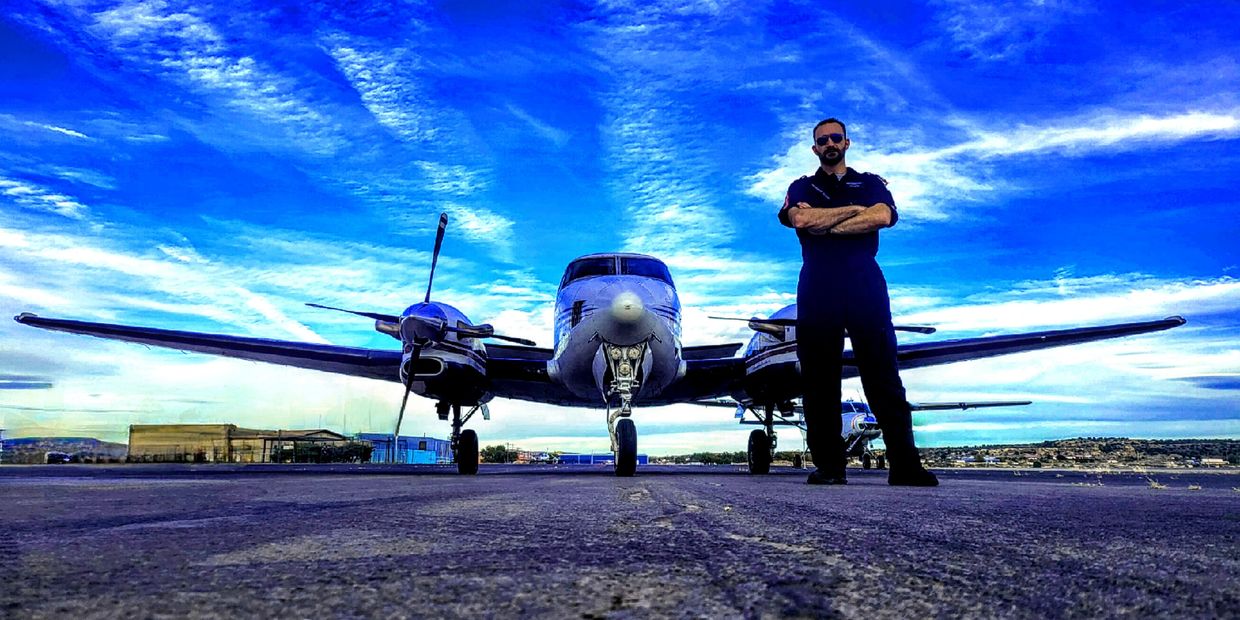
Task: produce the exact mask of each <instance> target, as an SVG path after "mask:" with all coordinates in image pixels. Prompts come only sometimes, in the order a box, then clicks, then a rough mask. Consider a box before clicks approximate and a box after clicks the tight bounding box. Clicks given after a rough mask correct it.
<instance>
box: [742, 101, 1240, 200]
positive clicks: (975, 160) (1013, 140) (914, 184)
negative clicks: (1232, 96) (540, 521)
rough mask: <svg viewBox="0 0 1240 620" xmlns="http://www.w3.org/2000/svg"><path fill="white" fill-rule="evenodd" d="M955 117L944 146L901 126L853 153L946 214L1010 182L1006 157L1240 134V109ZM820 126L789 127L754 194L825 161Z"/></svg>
mask: <svg viewBox="0 0 1240 620" xmlns="http://www.w3.org/2000/svg"><path fill="white" fill-rule="evenodd" d="M951 124H952V125H954V126H957V127H959V128H960V130H961V131H962V132H963V133H964V134H965V135H968V136H969V139H968V140H965V141H963V142H960V143H958V144H955V145H952V146H948V147H944V148H941V149H931V150H925V149H922V148H920V146H919V145H918V144H917V143H915V142H914V141H913V139H912V136H911V134H909V133H906V134H905V135H900V134H894V133H893V134H891V135H890V136H885V137H890V138H891V139H890V140H883V139H875V140H873V142H874V143H873V144H867V145H861V144H857V145H856V146H854V147H853V148H852V149H850V159H851V160H856V161H860V162H864V168H865V169H867V170H871V171H874V172H877V173H879V174H881V175H882V176H883V177H884V178H886V179H887V180H888V182H889V183H890V184H891V189H892V193H893V194H895V197H896V204H897V205H899V206H900V208H901V214H902V215H912V216H913V217H914V218H917V219H931V220H942V219H946V218H948V217H950V216H951V215H952V214H953V213H954V211H953V210H952V206H953V204H954V203H958V202H960V201H962V200H963V201H976V200H979V199H981V198H982V197H983V196H987V195H988V194H990V193H991V192H994V191H997V190H1001V189H1003V185H1002V183H1003V182H1001V181H996V180H995V179H993V178H991V177H990V175H989V174H988V172H989V170H990V168H989V166H991V165H993V164H994V163H996V162H998V161H999V160H1003V159H1010V158H1020V157H1025V158H1032V157H1049V156H1054V157H1065V156H1066V157H1083V156H1087V155H1096V154H1109V153H1121V152H1127V151H1132V150H1136V149H1141V148H1145V147H1147V146H1149V145H1151V144H1171V143H1176V142H1184V141H1190V140H1219V139H1226V140H1230V139H1235V138H1236V137H1237V136H1240V111H1236V110H1228V111H1219V112H1183V113H1178V114H1167V115H1163V116H1154V115H1148V114H1126V113H1122V112H1113V111H1105V112H1098V113H1095V114H1092V115H1089V116H1082V117H1074V118H1064V119H1057V120H1053V121H1048V122H1044V123H1041V124H1039V125H1038V126H1033V125H1028V124H1016V125H1012V126H1008V127H1005V128H1003V129H996V128H992V127H993V124H991V123H990V122H982V121H976V120H971V119H967V118H963V117H960V118H955V119H953V120H952V121H951ZM812 126H813V125H812V123H802V124H798V125H797V126H796V127H794V128H793V130H790V131H789V132H787V134H786V135H787V136H788V137H787V140H788V143H789V144H790V146H789V147H788V150H787V151H785V152H784V153H782V154H780V155H778V156H776V157H775V158H774V162H773V163H774V165H773V166H772V167H770V168H767V169H765V170H761V171H759V172H757V173H754V174H753V175H751V176H750V177H749V180H750V183H749V186H748V188H747V190H746V191H747V193H749V194H750V195H752V196H756V197H758V198H762V199H764V200H766V201H768V202H769V203H772V204H776V203H778V204H782V202H783V198H784V193H785V192H786V191H787V189H788V184H789V183H791V182H792V181H793V180H795V179H796V178H798V177H800V176H801V175H804V174H806V173H807V171H811V170H813V169H814V168H815V167H817V165H818V162H817V159H816V158H815V156H814V154H813V152H812V151H810V148H809V139H808V137H807V136H809V135H810V129H811V128H812ZM850 133H852V130H851V128H850ZM912 133H916V131H915V130H913V131H912ZM964 171H970V172H968V173H966V172H964Z"/></svg>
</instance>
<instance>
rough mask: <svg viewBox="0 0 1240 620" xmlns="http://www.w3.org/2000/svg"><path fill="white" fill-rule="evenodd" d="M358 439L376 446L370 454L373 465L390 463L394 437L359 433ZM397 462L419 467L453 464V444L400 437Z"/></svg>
mask: <svg viewBox="0 0 1240 620" xmlns="http://www.w3.org/2000/svg"><path fill="white" fill-rule="evenodd" d="M357 438H358V439H359V440H361V441H368V442H370V444H371V445H372V446H374V452H371V453H370V462H371V463H386V462H388V451H389V450H391V449H392V436H391V435H389V434H386V433H358V434H357ZM396 462H397V463H406V464H417V465H433V464H436V463H451V462H452V442H451V441H448V440H447V439H436V438H434V437H408V436H405V435H401V436H400V440H399V441H397V443H396Z"/></svg>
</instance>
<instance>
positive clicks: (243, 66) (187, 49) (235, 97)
mask: <svg viewBox="0 0 1240 620" xmlns="http://www.w3.org/2000/svg"><path fill="white" fill-rule="evenodd" d="M200 10H201V9H200V8H197V7H190V8H187V9H185V10H178V9H176V8H174V7H173V6H171V5H170V4H169V3H168V2H165V1H163V0H154V1H151V2H146V1H135V2H129V3H126V4H122V5H121V6H118V7H116V8H113V9H110V10H106V11H102V12H99V13H96V14H94V15H92V17H93V19H94V27H93V29H94V30H95V31H96V32H98V33H100V34H102V35H103V36H104V38H105V39H106V40H107V42H108V43H109V44H110V45H112V47H113V48H114V49H115V50H116V51H117V52H118V53H119V54H121V55H122V56H123V57H124V58H125V59H126V60H128V61H130V62H132V63H135V64H138V65H140V66H143V67H145V68H147V69H148V70H150V71H152V72H157V73H160V74H162V75H165V76H168V77H169V78H171V79H173V80H175V81H179V82H181V83H183V84H185V85H187V86H189V87H191V88H194V89H197V90H198V91H200V92H202V93H206V94H213V95H218V96H219V97H221V98H222V99H223V101H224V103H225V104H226V105H227V106H229V107H231V108H233V109H235V110H239V111H241V112H244V113H247V114H250V115H253V117H254V118H256V119H258V120H259V121H260V122H261V125H255V126H254V128H253V131H254V132H257V131H259V129H260V128H261V127H262V126H270V127H275V128H279V129H280V130H281V132H282V137H283V138H284V140H285V141H287V142H289V143H293V144H297V145H300V147H301V148H302V149H304V150H305V151H307V152H309V153H311V154H314V155H320V156H328V155H333V154H335V153H336V152H337V151H339V150H341V149H342V148H344V147H345V146H346V144H347V143H346V141H345V140H344V139H343V138H342V137H341V135H340V128H339V127H338V126H337V124H336V123H335V122H333V121H332V119H330V118H328V117H327V116H326V115H324V114H323V113H321V112H319V111H318V110H317V109H316V107H315V105H314V97H313V96H312V95H310V94H309V93H308V90H307V89H306V88H304V87H302V86H301V85H299V84H298V83H297V80H295V79H293V78H291V77H288V76H286V75H282V74H280V73H278V72H277V71H275V70H274V69H273V68H271V67H270V66H268V65H266V64H265V63H262V62H260V61H258V60H256V59H255V58H254V57H252V56H247V55H243V54H239V53H237V52H235V51H234V50H233V49H232V47H231V46H230V44H229V40H228V38H226V37H225V36H223V35H221V34H220V33H219V32H218V31H217V30H216V29H215V27H214V26H213V25H212V24H211V23H210V22H209V21H208V20H207V19H205V18H203V17H201V16H199V14H198V11H200ZM207 133H209V132H207ZM147 137H155V138H156V139H158V138H159V137H162V136H154V135H151V136H147ZM133 138H137V139H138V140H139V141H141V140H144V139H145V138H144V136H143V135H139V136H131V139H133ZM259 139H260V140H261V138H259Z"/></svg>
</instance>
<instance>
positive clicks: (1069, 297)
mask: <svg viewBox="0 0 1240 620" xmlns="http://www.w3.org/2000/svg"><path fill="white" fill-rule="evenodd" d="M1237 312H1240V281H1237V280H1235V279H1233V278H1229V277H1221V278H1211V279H1204V280H1197V279H1165V278H1156V277H1152V276H1147V275H1142V274H1119V275H1105V276H1096V277H1081V278H1065V277H1060V278H1055V279H1051V280H1045V281H1030V282H1021V283H1016V284H1015V285H1014V286H1013V287H1012V289H1011V290H1005V291H997V292H994V293H979V294H974V295H970V296H968V297H967V298H966V299H965V300H963V302H962V303H958V304H953V305H951V306H948V307H939V308H933V309H924V310H919V311H913V312H910V313H908V314H905V315H902V316H901V320H904V321H909V322H913V323H919V324H927V325H935V326H938V327H939V328H940V331H942V332H948V333H951V332H994V331H996V330H1013V329H1033V328H1045V327H1053V326H1075V325H1088V324H1098V323H1108V322H1123V321H1128V320H1148V319H1154V318H1162V317H1165V316H1171V315H1175V314H1181V315H1185V316H1188V317H1190V318H1191V317H1192V316H1193V315H1199V316H1200V315H1211V314H1215V315H1217V314H1228V313H1237Z"/></svg>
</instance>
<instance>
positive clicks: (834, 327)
mask: <svg viewBox="0 0 1240 620" xmlns="http://www.w3.org/2000/svg"><path fill="white" fill-rule="evenodd" d="M813 135H814V146H813V147H812V148H813V150H814V154H816V155H817V156H818V160H819V161H820V162H821V165H820V166H819V168H818V170H817V171H815V173H814V175H813V176H809V177H801V178H800V179H797V180H796V181H793V183H792V185H790V186H789V187H788V195H787V197H786V198H785V199H784V207H783V209H781V210H780V212H779V221H780V222H782V223H783V224H784V225H785V226H788V227H791V228H795V229H796V231H797V236H798V237H800V239H801V256H802V260H803V261H804V262H803V265H802V266H801V279H800V282H799V283H798V285H797V357H798V358H799V360H800V362H801V377H802V388H803V389H802V395H803V405H804V407H805V431H806V440H807V441H808V443H809V449H810V454H811V455H812V456H813V458H814V465H815V466H816V467H817V469H816V470H815V471H814V472H813V473H811V474H810V475H809V480H808V482H809V484H847V479H846V477H845V473H844V463H845V461H846V457H845V454H844V441H843V438H842V437H841V431H842V429H841V428H840V426H841V423H842V421H841V418H840V400H841V397H840V375H841V372H842V371H843V360H842V355H843V350H844V335H845V332H847V334H848V337H849V339H850V340H851V341H852V349H853V355H854V358H855V361H856V364H857V370H858V371H859V373H860V375H861V386H862V388H863V389H864V390H865V396H866V399H867V400H868V401H869V403H870V408H871V409H872V410H873V411H874V415H875V417H876V418H877V419H878V425H879V427H880V428H882V430H883V441H884V442H885V443H886V444H887V461H888V463H889V465H890V467H891V470H890V472H889V474H888V477H887V482H888V483H889V484H893V485H906V486H936V485H938V483H939V482H938V479H937V478H935V476H934V474H932V473H930V472H928V471H926V469H925V468H923V467H922V465H921V458H920V456H919V455H918V454H917V447H916V446H915V445H914V443H913V415H912V411H911V410H910V408H909V404H908V401H907V400H906V398H905V395H904V385H903V383H901V381H900V374H899V369H898V366H897V363H896V337H895V330H894V329H893V328H892V325H891V302H890V300H889V298H888V296H887V282H886V280H884V279H883V272H882V270H880V269H879V267H878V262H877V261H876V260H875V255H876V254H877V253H878V231H879V229H882V228H887V227H889V226H892V225H894V224H895V223H896V219H897V217H898V215H897V213H896V207H895V201H893V200H892V198H891V192H889V191H887V182H886V181H884V180H883V179H882V177H879V176H878V175H874V174H869V173H862V172H857V171H856V170H853V169H852V168H849V167H848V166H847V165H846V164H845V155H846V154H847V152H848V147H849V146H850V145H851V142H849V140H848V133H847V130H846V129H845V127H844V123H843V122H841V121H840V120H838V119H835V118H829V119H827V120H824V121H822V122H820V123H818V125H817V126H815V127H814V132H813Z"/></svg>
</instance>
